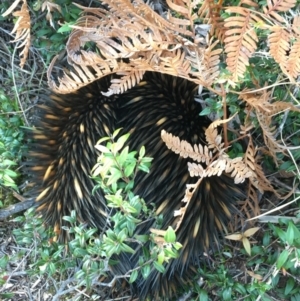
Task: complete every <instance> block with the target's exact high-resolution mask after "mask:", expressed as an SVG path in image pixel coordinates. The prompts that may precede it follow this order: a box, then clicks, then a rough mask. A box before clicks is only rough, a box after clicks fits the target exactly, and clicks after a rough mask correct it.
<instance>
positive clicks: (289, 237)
mask: <svg viewBox="0 0 300 301" xmlns="http://www.w3.org/2000/svg"><path fill="white" fill-rule="evenodd" d="M294 237H295V236H294V224H293V223H292V222H291V221H290V222H289V226H288V228H287V231H286V240H287V242H288V244H289V245H290V246H291V245H293V243H294Z"/></svg>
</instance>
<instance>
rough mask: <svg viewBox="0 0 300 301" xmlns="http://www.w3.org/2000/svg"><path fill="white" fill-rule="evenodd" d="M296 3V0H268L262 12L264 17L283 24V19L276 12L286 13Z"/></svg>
mask: <svg viewBox="0 0 300 301" xmlns="http://www.w3.org/2000/svg"><path fill="white" fill-rule="evenodd" d="M296 3H297V1H296V0H272V1H271V0H269V1H267V6H264V7H263V11H264V13H265V14H266V15H269V16H272V17H273V18H275V19H276V20H277V21H279V22H281V23H284V22H285V19H284V18H283V17H282V16H280V15H279V14H278V13H277V11H280V12H286V11H288V10H289V9H291V8H293V7H294V6H295V5H296Z"/></svg>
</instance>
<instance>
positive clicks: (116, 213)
mask: <svg viewBox="0 0 300 301" xmlns="http://www.w3.org/2000/svg"><path fill="white" fill-rule="evenodd" d="M119 131H120V130H117V131H115V132H114V133H113V135H112V137H105V138H103V139H101V140H100V141H99V143H102V142H104V141H107V144H106V146H103V145H101V144H99V143H98V144H97V145H96V148H97V149H98V150H99V151H100V152H101V155H100V156H99V158H98V162H97V164H96V165H95V167H94V169H93V171H92V173H93V175H92V176H93V179H94V180H95V182H96V183H97V184H96V188H95V189H99V188H101V189H102V190H103V191H104V192H105V194H106V195H105V197H106V199H107V206H108V207H110V208H112V209H113V211H112V213H111V215H110V216H108V217H107V218H108V223H109V224H111V225H112V226H111V228H110V229H106V230H103V232H102V233H98V230H97V229H94V228H89V227H87V226H86V225H85V224H79V223H78V222H77V219H76V213H75V211H72V213H71V216H65V217H63V219H64V220H65V221H67V222H68V224H69V225H68V226H65V227H64V229H63V231H67V232H68V233H69V236H70V240H69V242H68V243H67V245H65V244H61V243H58V242H56V241H55V239H54V238H55V233H54V232H53V231H52V229H47V228H46V227H45V224H44V222H43V219H42V218H41V217H38V216H35V213H34V210H33V209H30V210H28V211H27V212H26V213H25V215H24V216H20V217H17V218H15V219H14V222H18V223H23V227H21V228H16V229H14V230H13V234H14V236H15V240H16V242H17V243H18V245H19V246H22V248H21V249H20V250H19V252H16V253H15V254H14V255H10V256H6V255H5V256H2V257H0V276H1V277H0V279H2V280H1V281H2V284H3V285H4V284H5V279H7V276H6V267H7V265H8V263H12V262H14V261H17V260H18V259H19V258H22V257H24V256H26V257H27V259H28V260H29V262H31V263H30V265H29V268H30V269H28V270H27V273H28V274H29V275H31V276H35V277H36V275H40V276H42V275H43V276H44V277H47V278H48V279H49V280H50V279H55V278H56V277H63V278H64V276H62V275H65V276H67V275H69V277H70V278H71V282H72V283H73V285H74V286H73V289H74V291H75V290H76V288H77V287H82V286H83V287H86V289H89V290H91V289H93V287H94V286H95V285H96V283H97V285H99V282H98V279H99V278H100V277H109V278H107V279H108V280H107V283H103V286H109V285H110V284H109V283H108V282H110V281H111V283H113V279H111V278H112V277H110V276H109V275H110V268H109V267H110V265H113V264H115V263H117V261H118V257H117V256H116V255H119V254H121V253H130V254H133V253H134V252H135V248H134V246H136V245H140V246H141V247H142V250H143V253H142V254H141V256H140V259H139V266H138V267H136V268H133V269H132V270H129V271H128V272H127V273H126V274H125V275H118V276H117V278H125V279H127V280H128V281H129V282H130V283H132V282H134V281H135V280H136V279H137V277H138V276H139V275H140V276H141V277H143V278H147V277H148V276H149V274H150V273H151V271H152V270H153V269H156V270H158V271H159V272H164V264H165V263H166V262H168V261H169V260H172V259H173V258H176V257H177V256H178V250H179V249H180V248H181V244H180V243H178V242H176V233H175V231H174V230H173V229H172V228H171V227H169V228H168V229H167V230H166V231H163V230H158V229H157V230H155V231H154V232H153V233H151V234H150V233H145V234H144V233H140V231H138V226H139V224H140V223H141V222H142V221H143V222H145V219H149V220H150V219H151V220H153V221H155V220H156V218H157V217H156V216H155V215H154V213H153V210H150V209H149V208H147V206H146V204H145V202H144V200H143V199H142V198H140V197H139V196H135V195H134V194H133V192H132V189H133V187H134V179H135V176H136V175H137V173H138V172H149V168H150V162H151V160H152V159H151V158H148V157H145V148H144V147H142V148H141V149H140V150H139V152H138V153H137V152H135V151H133V152H130V151H129V148H128V146H125V144H126V141H127V139H128V137H129V135H128V134H126V135H123V136H121V137H119V138H118V139H117V138H116V137H117V135H118V133H119ZM142 219H143V220H142ZM160 219H161V217H159V218H157V220H158V222H157V223H156V226H157V227H158V225H159V221H160ZM28 250H31V251H30V252H29V253H27V252H28ZM62 281H67V282H68V283H69V282H70V280H68V279H62ZM100 285H101V284H100ZM71 291H72V290H71ZM69 293H70V290H66V294H69Z"/></svg>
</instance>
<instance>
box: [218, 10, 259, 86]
mask: <svg viewBox="0 0 300 301" xmlns="http://www.w3.org/2000/svg"><path fill="white" fill-rule="evenodd" d="M226 12H230V13H235V14H237V16H232V17H229V18H227V19H226V20H225V24H224V26H225V27H226V28H227V30H226V32H225V35H226V37H225V39H224V43H225V52H226V53H227V58H226V63H227V68H228V70H229V71H231V73H232V80H233V81H234V82H237V81H238V78H243V77H244V73H245V71H246V66H248V65H249V58H250V57H251V55H252V54H253V53H254V51H255V50H256V48H257V42H258V38H257V35H256V32H255V30H254V25H255V24H256V23H258V22H262V20H261V19H260V18H259V17H257V16H256V15H255V14H254V13H253V12H252V11H251V10H249V9H246V8H243V7H230V8H228V9H227V10H226Z"/></svg>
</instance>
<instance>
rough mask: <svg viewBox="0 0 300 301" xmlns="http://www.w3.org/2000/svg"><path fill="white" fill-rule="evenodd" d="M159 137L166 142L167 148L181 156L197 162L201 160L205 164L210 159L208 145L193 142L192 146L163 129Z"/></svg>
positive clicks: (210, 153) (210, 154)
mask: <svg viewBox="0 0 300 301" xmlns="http://www.w3.org/2000/svg"><path fill="white" fill-rule="evenodd" d="M161 138H162V140H163V141H164V143H165V144H166V146H167V148H168V149H170V150H172V151H173V152H174V153H175V154H179V156H181V157H183V158H191V159H193V160H194V161H197V162H203V163H205V164H206V165H207V164H209V163H210V162H211V160H212V157H213V155H212V152H211V151H210V150H209V149H208V147H207V146H206V145H205V146H202V145H201V144H198V145H197V144H194V147H193V146H192V145H191V144H190V143H188V142H187V141H185V140H180V139H179V138H178V137H176V136H173V135H172V134H170V133H167V132H166V131H165V130H162V132H161Z"/></svg>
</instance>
